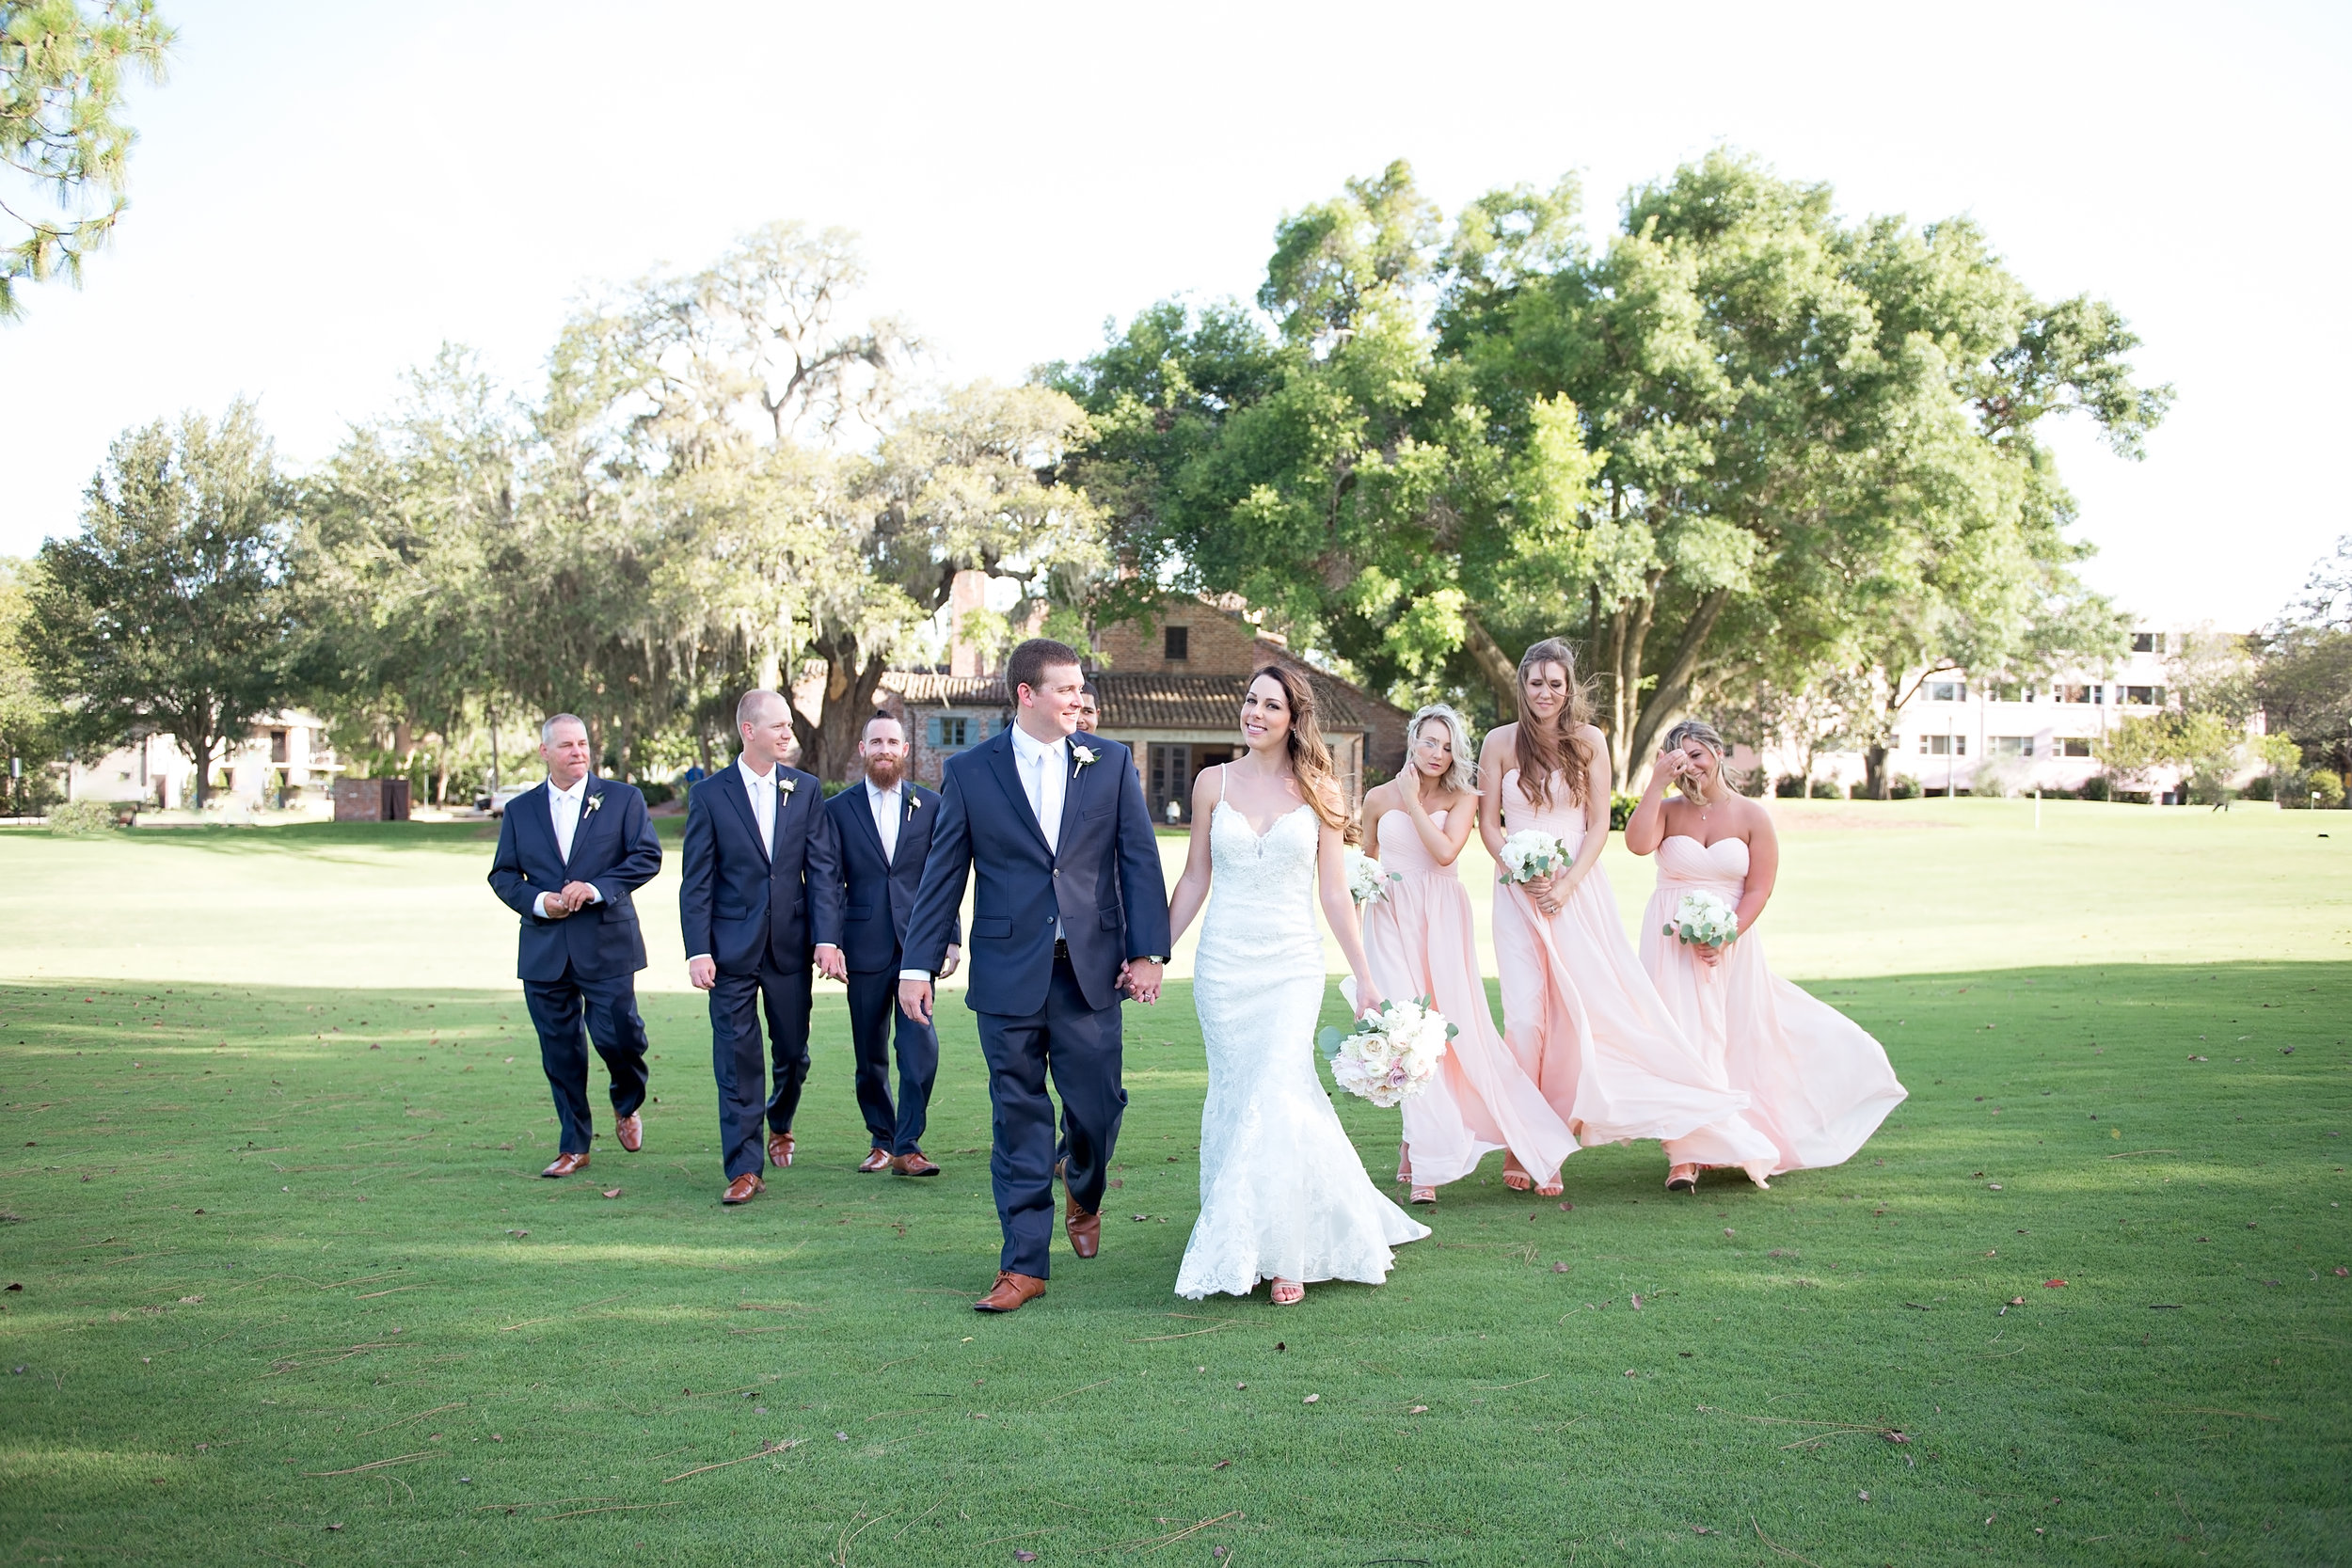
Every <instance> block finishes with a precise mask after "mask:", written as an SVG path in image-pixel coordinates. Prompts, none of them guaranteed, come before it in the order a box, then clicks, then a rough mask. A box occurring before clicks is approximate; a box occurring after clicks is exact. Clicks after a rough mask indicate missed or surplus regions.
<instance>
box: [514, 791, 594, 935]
mask: <svg viewBox="0 0 2352 1568" xmlns="http://www.w3.org/2000/svg"><path fill="white" fill-rule="evenodd" d="M587 798H588V775H587V774H585V773H582V774H581V775H580V777H579V778H577V779H574V780H573V781H572V787H571V788H569V789H558V788H556V787H555V781H554V780H553V779H549V780H548V822H549V823H550V824H551V825H553V827H554V829H555V852H556V853H557V854H559V855H561V856H563V857H564V860H565V861H566V862H568V861H570V860H571V858H572V839H573V838H574V837H575V836H576V835H577V834H578V833H579V832H580V808H581V806H582V805H583V804H584V803H585V801H586V800H587ZM588 901H589V902H590V903H592V904H600V903H602V902H604V895H602V894H600V893H596V892H594V890H593V889H592V890H591V894H590V897H589V899H588ZM531 912H532V914H535V915H537V916H538V917H539V918H540V919H542V920H545V919H546V918H547V917H548V895H546V894H544V893H543V894H541V895H539V896H538V897H536V898H533V899H532V901H531Z"/></svg>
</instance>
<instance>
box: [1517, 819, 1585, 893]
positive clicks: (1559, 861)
mask: <svg viewBox="0 0 2352 1568" xmlns="http://www.w3.org/2000/svg"><path fill="white" fill-rule="evenodd" d="M1501 859H1502V879H1503V880H1504V881H1506V882H1524V881H1530V880H1532V879H1534V878H1537V877H1548V876H1549V875H1550V874H1551V873H1553V872H1555V871H1565V870H1566V869H1567V868H1568V864H1569V863H1570V862H1571V861H1572V860H1573V859H1574V857H1573V856H1571V855H1570V854H1569V853H1568V848H1567V846H1566V845H1565V844H1562V843H1561V842H1560V841H1559V840H1558V839H1556V838H1554V837H1552V836H1551V834H1549V833H1547V832H1541V831H1539V830H1537V829H1534V828H1521V829H1520V830H1519V831H1518V832H1516V833H1513V834H1512V835H1511V836H1510V837H1509V838H1506V839H1504V840H1503V841H1502V857H1501Z"/></svg>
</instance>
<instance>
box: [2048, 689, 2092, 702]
mask: <svg viewBox="0 0 2352 1568" xmlns="http://www.w3.org/2000/svg"><path fill="white" fill-rule="evenodd" d="M2094 689H2095V688H2092V687H2088V686H2054V687H2052V688H2050V701H2052V702H2054V703H2091V702H2096V701H2098V699H2097V698H2095V697H2093V696H2092V695H2091V692H2092V691H2093V690H2094Z"/></svg>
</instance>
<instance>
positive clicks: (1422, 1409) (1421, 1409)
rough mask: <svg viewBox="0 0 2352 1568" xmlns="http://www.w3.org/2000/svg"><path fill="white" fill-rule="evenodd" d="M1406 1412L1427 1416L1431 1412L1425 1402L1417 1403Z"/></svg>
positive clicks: (1409, 1414) (1408, 1414)
mask: <svg viewBox="0 0 2352 1568" xmlns="http://www.w3.org/2000/svg"><path fill="white" fill-rule="evenodd" d="M1405 1414H1406V1415H1407V1416H1426V1415H1428V1414H1429V1407H1428V1406H1427V1405H1425V1404H1417V1405H1415V1406H1413V1408H1412V1409H1410V1410H1408V1411H1406V1413H1405Z"/></svg>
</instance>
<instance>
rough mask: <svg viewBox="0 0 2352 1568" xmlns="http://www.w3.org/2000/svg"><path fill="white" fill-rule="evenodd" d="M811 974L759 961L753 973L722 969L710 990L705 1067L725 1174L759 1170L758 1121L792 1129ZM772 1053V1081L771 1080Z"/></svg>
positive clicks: (763, 1154) (763, 1149)
mask: <svg viewBox="0 0 2352 1568" xmlns="http://www.w3.org/2000/svg"><path fill="white" fill-rule="evenodd" d="M815 978H816V975H815V972H814V971H812V970H806V969H803V970H802V971H800V972H799V973H798V974H784V973H782V972H780V971H777V970H773V969H770V968H768V967H767V966H766V965H765V964H762V965H761V966H760V970H759V973H758V974H728V973H727V972H726V971H725V970H721V971H720V972H719V978H718V983H717V984H716V985H714V986H712V987H711V988H710V1070H711V1073H712V1075H713V1076H714V1077H716V1078H717V1079H718V1081H719V1148H720V1152H721V1153H722V1154H723V1156H724V1157H725V1159H726V1163H727V1180H730V1181H732V1180H735V1179H736V1178H737V1177H739V1176H756V1175H758V1174H759V1172H760V1169H761V1168H762V1166H764V1165H765V1164H767V1158H768V1156H767V1143H766V1140H765V1139H764V1138H763V1137H761V1135H760V1123H761V1122H763V1121H764V1122H766V1123H767V1124H768V1126H769V1127H770V1128H771V1129H772V1130H773V1131H775V1132H791V1131H792V1117H793V1114H794V1113H795V1112H797V1111H798V1110H799V1109H800V1108H801V1085H803V1084H805V1083H807V1082H808V1015H809V1006H810V1004H811V1001H812V995H813V993H812V990H811V982H812V981H813V980H814V979H815ZM763 1005H764V1006H766V1008H767V1012H768V1048H767V1050H766V1052H764V1053H763V1052H762V1051H761V1049H760V1038H759V1014H760V1009H761V1007H762V1006H763ZM769 1058H772V1065H773V1067H774V1069H775V1087H774V1089H773V1090H772V1091H771V1090H770V1089H769V1086H768V1071H769V1068H770V1066H771V1061H770V1060H769Z"/></svg>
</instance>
